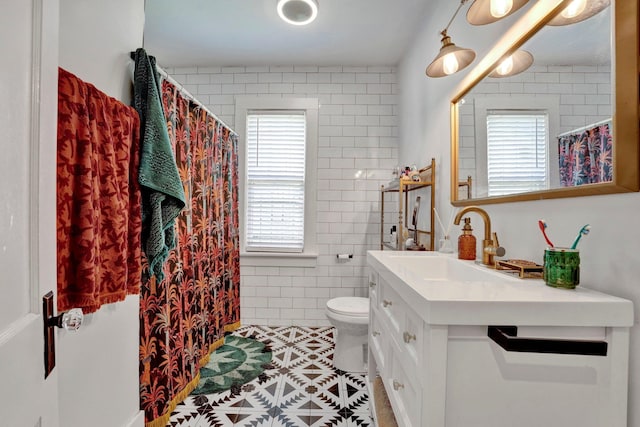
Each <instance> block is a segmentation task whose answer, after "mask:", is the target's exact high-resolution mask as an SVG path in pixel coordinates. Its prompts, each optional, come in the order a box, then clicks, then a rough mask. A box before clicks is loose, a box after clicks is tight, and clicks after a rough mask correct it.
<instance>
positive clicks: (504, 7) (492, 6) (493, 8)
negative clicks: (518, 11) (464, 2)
mask: <svg viewBox="0 0 640 427" xmlns="http://www.w3.org/2000/svg"><path fill="white" fill-rule="evenodd" d="M512 7H513V0H491V1H490V2H489V13H491V16H493V17H494V18H502V17H503V16H505V15H506V14H507V13H509V12H510V11H511V8H512Z"/></svg>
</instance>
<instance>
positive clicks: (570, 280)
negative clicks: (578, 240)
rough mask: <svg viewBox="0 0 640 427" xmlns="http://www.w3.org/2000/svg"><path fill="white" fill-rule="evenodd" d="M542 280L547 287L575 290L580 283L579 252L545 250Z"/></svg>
mask: <svg viewBox="0 0 640 427" xmlns="http://www.w3.org/2000/svg"><path fill="white" fill-rule="evenodd" d="M543 278H544V282H545V283H546V284H547V286H552V287H554V288H564V289H575V287H576V286H578V284H579V283H580V251H579V250H578V249H570V248H547V249H545V251H544V270H543Z"/></svg>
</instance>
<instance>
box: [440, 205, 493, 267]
mask: <svg viewBox="0 0 640 427" xmlns="http://www.w3.org/2000/svg"><path fill="white" fill-rule="evenodd" d="M467 212H476V213H477V214H478V215H480V216H481V217H482V220H483V221H484V239H483V240H482V263H483V264H484V265H488V266H491V267H493V266H494V265H495V261H494V260H493V257H494V256H504V254H505V253H506V250H505V249H504V248H503V247H501V246H500V243H498V234H497V233H493V234H492V233H491V219H490V218H489V214H488V213H487V212H486V211H485V210H484V209H480V208H479V207H477V206H467V207H465V208H462V210H461V211H460V212H458V214H457V215H456V218H455V219H454V220H453V223H454V224H455V225H459V224H460V220H461V219H462V216H463V215H464V214H466V213H467Z"/></svg>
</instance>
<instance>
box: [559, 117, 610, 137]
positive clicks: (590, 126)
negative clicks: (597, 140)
mask: <svg viewBox="0 0 640 427" xmlns="http://www.w3.org/2000/svg"><path fill="white" fill-rule="evenodd" d="M610 122H611V119H610V118H609V119H604V120H601V121H599V122H595V123H591V124H589V125H586V126H582V127H579V128H576V129H572V130H570V131H567V132H564V133H559V134H558V135H556V138H559V137H561V136H567V135H571V134H574V133H578V132H584V131H585V130H587V129H592V128H594V127H596V126H601V125H604V124H606V123H610Z"/></svg>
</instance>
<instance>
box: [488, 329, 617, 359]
mask: <svg viewBox="0 0 640 427" xmlns="http://www.w3.org/2000/svg"><path fill="white" fill-rule="evenodd" d="M487 336H488V337H489V338H491V339H492V340H493V341H495V343H496V344H498V345H499V346H500V347H502V348H504V349H505V350H506V351H517V352H522V353H554V354H581V355H585V356H606V355H607V345H608V344H607V342H606V341H587V340H560V339H545V338H522V337H519V336H518V327H517V326H489V327H488V329H487Z"/></svg>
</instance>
